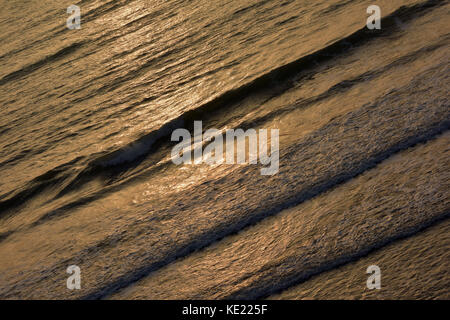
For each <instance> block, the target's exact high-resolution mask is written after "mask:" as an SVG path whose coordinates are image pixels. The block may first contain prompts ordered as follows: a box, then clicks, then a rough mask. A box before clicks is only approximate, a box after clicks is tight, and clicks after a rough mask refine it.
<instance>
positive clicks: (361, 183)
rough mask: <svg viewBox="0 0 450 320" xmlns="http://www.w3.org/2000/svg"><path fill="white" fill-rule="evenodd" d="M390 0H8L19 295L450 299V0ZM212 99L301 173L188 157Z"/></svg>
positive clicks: (4, 276) (9, 236)
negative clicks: (373, 8) (75, 280)
mask: <svg viewBox="0 0 450 320" xmlns="http://www.w3.org/2000/svg"><path fill="white" fill-rule="evenodd" d="M72 4H75V5H78V6H79V7H80V8H81V29H80V30H69V29H68V28H67V27H66V19H67V18H68V16H69V15H68V14H67V12H66V10H67V7H68V6H69V5H72ZM371 4H373V3H372V1H362V0H349V1H347V0H346V1H343V0H340V1H337V0H326V1H325V0H319V1H317V0H280V1H275V0H272V1H269V0H223V1H219V0H214V1H210V0H209V1H207V0H194V1H190V0H169V1H160V0H158V1H156V0H131V1H130V0H108V1H100V0H81V1H76V0H70V1H66V0H58V1H56V0H45V1H35V0H30V1H19V0H8V1H2V10H1V11H0V29H1V30H2V32H1V33H0V66H1V68H0V297H1V298H8V299H12V298H38V299H43V298H46V299H47V298H48V299H59V298H68V299H69V298H70V299H76V298H118V299H136V298H140V299H149V298H150V299H178V298H179V299H218V298H238V299H257V298H278V299H279V298H282V299H309V298H322V299H323V298H325V299H326V298H349V299H360V298H368V299H369V298H370V299H372V298H386V299H392V298H394V299H398V298H414V299H416V298H417V299H430V298H438V299H443V298H444V299H445V298H446V299H448V298H450V296H449V290H448V287H449V284H450V277H449V276H448V272H447V271H448V270H449V267H450V265H449V262H450V257H449V253H448V252H449V250H448V249H449V248H450V238H449V231H450V229H449V223H448V219H447V218H448V214H449V212H450V191H449V190H450V183H449V181H450V170H449V169H450V160H449V159H450V157H449V156H450V149H449V145H450V144H449V142H450V135H449V133H448V129H449V124H450V108H449V99H448V96H449V94H448V93H449V83H450V82H449V75H450V73H449V67H450V60H449V59H450V54H449V53H450V47H449V42H450V36H449V16H450V15H449V14H450V3H449V1H444V0H442V1H438V0H417V1H416V0H389V1H388V0H380V1H376V4H377V5H379V6H380V8H381V12H382V21H381V26H382V28H381V30H369V29H368V28H367V27H366V20H367V17H368V14H367V13H366V9H367V7H368V6H369V5H371ZM194 120H198V121H202V122H203V129H204V130H206V129H208V128H217V129H219V130H226V129H229V128H243V129H249V128H255V129H256V128H266V129H279V132H280V141H279V159H280V167H279V172H278V173H277V174H275V175H272V176H263V175H261V174H260V169H261V165H259V164H258V165H242V164H240V165H237V164H236V165H233V164H217V165H212V166H210V165H208V164H199V165H175V164H173V163H172V162H171V159H170V155H171V149H172V147H173V145H174V144H173V143H172V142H171V141H170V136H171V133H172V131H173V130H174V129H176V128H179V127H183V128H188V129H189V130H191V129H192V126H193V122H194ZM371 264H376V265H379V266H380V268H381V270H382V272H383V273H382V274H383V279H384V280H383V288H382V290H376V291H369V290H368V289H367V288H366V287H365V283H366V279H367V275H366V273H365V271H366V268H367V266H368V265H371ZM69 265H77V266H79V267H80V268H81V272H82V288H81V290H74V291H70V290H68V289H67V287H66V279H67V277H68V276H69V275H68V274H67V273H66V269H67V267H68V266H69ZM400 274H401V276H400ZM408 275H410V277H408ZM342 279H347V280H346V281H343V280H342ZM411 279H414V281H412V280H411Z"/></svg>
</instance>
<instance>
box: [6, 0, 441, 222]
mask: <svg viewBox="0 0 450 320" xmlns="http://www.w3.org/2000/svg"><path fill="white" fill-rule="evenodd" d="M442 5H444V3H443V2H441V1H436V0H428V1H426V2H423V3H420V4H416V5H413V6H408V7H406V6H403V7H400V8H399V9H397V10H396V11H394V12H393V13H391V14H390V15H388V16H386V17H383V18H382V25H383V29H382V30H369V29H367V28H366V27H365V26H364V27H363V28H361V29H359V30H357V31H355V32H353V33H352V34H350V35H348V36H346V37H344V38H342V39H340V40H337V41H336V42H334V43H332V44H330V45H329V46H327V47H325V48H322V49H320V50H318V51H315V52H313V53H311V54H309V55H306V56H303V57H301V58H299V59H297V60H295V61H292V62H290V63H288V64H285V65H283V66H280V67H278V68H275V69H273V70H271V71H269V72H268V73H266V74H263V75H262V76H260V77H257V78H256V79H254V80H252V81H250V82H248V83H246V84H244V85H242V86H240V87H238V88H234V89H231V90H229V91H227V92H224V93H223V94H221V95H219V96H217V97H215V98H213V99H212V100H210V101H208V102H206V103H204V104H203V105H200V106H199V107H197V108H195V109H191V110H189V111H186V112H184V113H183V114H181V115H179V116H178V117H176V118H174V119H172V120H170V121H168V122H166V123H165V124H164V125H162V126H161V127H159V128H157V129H155V130H153V131H151V132H150V133H148V134H144V135H142V136H141V137H138V138H137V139H136V140H134V141H132V142H131V143H129V144H127V145H125V146H123V147H121V148H119V149H117V150H113V151H106V152H103V153H101V154H92V155H90V156H89V157H85V158H83V160H85V161H87V164H85V165H83V166H82V169H81V170H79V171H78V172H74V168H73V164H75V163H77V164H79V163H80V162H81V159H80V158H77V159H75V160H72V161H71V162H69V163H66V164H63V165H61V166H59V167H57V168H54V169H52V170H51V171H49V172H47V173H45V174H43V175H41V176H40V177H37V178H35V179H34V180H33V181H31V182H30V183H29V184H28V185H27V186H26V187H25V188H24V190H22V191H20V192H16V193H14V194H13V195H11V194H10V195H9V196H8V197H5V196H4V195H3V196H2V198H7V200H3V201H0V207H1V209H0V214H1V213H2V212H4V211H7V210H10V209H11V208H14V207H16V206H18V205H21V204H23V203H24V202H25V201H27V200H29V199H30V198H32V197H33V196H36V195H37V194H39V193H41V192H43V191H44V190H46V189H47V187H49V186H51V185H56V184H58V183H60V184H62V185H63V186H64V187H62V188H61V189H60V190H59V191H58V193H57V195H56V197H60V196H62V195H65V194H67V193H68V192H70V191H73V190H77V189H78V188H80V187H82V186H83V185H84V184H85V183H87V182H89V181H90V180H92V179H94V178H97V177H101V176H108V177H111V176H114V175H117V174H120V173H121V172H124V171H126V170H129V169H130V168H133V167H134V166H136V165H137V164H139V163H140V162H141V161H142V160H144V158H146V157H147V156H148V155H149V154H152V153H154V152H155V151H156V150H158V147H159V146H161V145H162V144H164V143H169V141H168V139H167V138H168V137H169V136H170V134H171V132H172V131H173V130H175V129H177V128H181V127H186V128H188V129H191V126H192V124H193V122H194V120H204V119H207V118H208V117H209V116H210V115H211V114H212V113H214V112H218V111H224V110H226V109H227V108H231V107H232V106H234V105H235V104H236V103H237V102H239V101H242V100H243V99H245V98H247V97H249V96H252V95H257V94H259V93H261V92H267V91H268V90H273V88H274V87H278V88H280V90H286V89H287V88H289V86H291V84H292V83H291V82H292V80H293V79H295V78H296V77H298V76H299V75H301V74H302V73H303V72H305V71H307V70H309V69H312V68H314V67H317V65H318V64H320V63H324V62H327V61H330V60H332V59H334V58H335V56H337V55H340V54H345V53H347V51H348V49H349V48H350V47H352V48H354V47H358V46H362V45H364V44H366V43H367V42H369V41H372V40H373V39H376V38H379V37H384V36H388V35H390V34H392V33H395V32H401V31H402V29H401V28H399V26H398V24H397V21H398V19H400V20H401V21H403V22H407V21H408V20H411V19H414V18H415V17H416V16H418V15H419V14H423V13H424V12H426V11H428V10H432V9H434V8H437V7H440V6H442ZM114 6H115V5H114ZM114 6H113V7H114ZM110 9H111V8H109V7H108V8H105V10H110ZM83 45H84V42H79V43H74V44H72V45H70V46H68V47H66V48H63V49H61V50H59V51H58V52H56V53H55V54H53V55H51V56H49V57H46V58H44V59H42V60H40V61H38V62H36V63H33V64H31V65H29V66H27V67H24V68H22V69H20V70H18V71H16V72H13V73H11V74H9V75H7V76H5V77H4V78H2V79H0V84H3V83H6V82H7V81H10V80H12V79H17V78H20V77H22V76H24V75H26V74H28V73H29V72H33V71H34V70H36V69H38V68H40V67H42V66H44V65H45V64H46V63H48V62H51V61H54V60H57V59H61V58H63V57H65V56H67V55H69V54H71V53H73V52H75V51H76V50H78V49H80V48H81V47H82V46H83ZM431 49H432V48H431ZM431 49H430V50H431ZM346 85H347V84H346V83H341V84H339V85H338V87H336V88H332V89H331V90H330V92H329V94H332V93H333V92H335V91H336V90H337V89H339V88H340V87H342V86H346ZM278 93H279V92H278ZM244 125H245V124H244ZM247 125H249V124H247ZM89 159H91V160H89Z"/></svg>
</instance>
